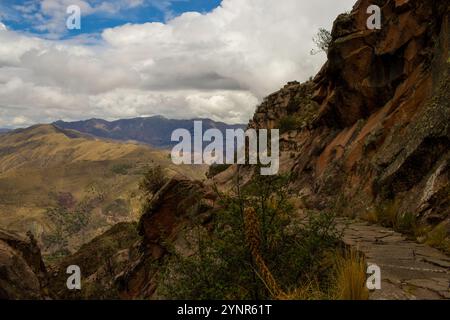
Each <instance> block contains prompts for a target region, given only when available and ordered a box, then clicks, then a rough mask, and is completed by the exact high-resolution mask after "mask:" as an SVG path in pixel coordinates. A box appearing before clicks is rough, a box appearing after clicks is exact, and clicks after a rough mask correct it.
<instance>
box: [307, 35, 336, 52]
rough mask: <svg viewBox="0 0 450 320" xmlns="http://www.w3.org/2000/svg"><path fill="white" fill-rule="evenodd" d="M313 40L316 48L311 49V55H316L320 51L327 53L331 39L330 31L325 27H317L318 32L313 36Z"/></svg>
mask: <svg viewBox="0 0 450 320" xmlns="http://www.w3.org/2000/svg"><path fill="white" fill-rule="evenodd" d="M313 41H314V43H315V44H316V46H317V48H318V49H313V50H311V54H312V55H316V54H318V53H319V52H321V51H323V52H325V53H328V50H329V48H330V44H331V41H332V36H331V32H330V31H328V30H327V29H325V28H319V32H317V34H316V36H315V37H313Z"/></svg>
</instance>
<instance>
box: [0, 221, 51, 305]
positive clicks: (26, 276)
mask: <svg viewBox="0 0 450 320" xmlns="http://www.w3.org/2000/svg"><path fill="white" fill-rule="evenodd" d="M46 279H47V271H46V269H45V266H44V262H43V261H42V258H41V252H40V249H39V247H38V246H37V243H36V241H35V240H34V238H33V237H31V236H30V238H29V239H26V238H23V237H21V236H19V235H16V234H13V233H10V232H6V231H3V230H0V300H2V299H42V298H44V297H45V296H46V294H45V290H44V288H43V285H44V284H45V283H46Z"/></svg>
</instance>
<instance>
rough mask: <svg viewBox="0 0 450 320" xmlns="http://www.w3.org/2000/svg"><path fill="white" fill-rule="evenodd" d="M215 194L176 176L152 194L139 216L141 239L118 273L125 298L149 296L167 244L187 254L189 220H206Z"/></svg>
mask: <svg viewBox="0 0 450 320" xmlns="http://www.w3.org/2000/svg"><path fill="white" fill-rule="evenodd" d="M214 199H215V195H214V193H213V192H211V190H210V189H209V188H207V187H206V186H204V185H203V184H202V183H200V182H198V181H192V180H188V179H186V178H184V177H181V176H177V177H174V178H172V179H171V180H170V181H169V182H167V183H166V185H165V186H164V187H163V188H162V189H161V190H160V191H159V192H158V193H157V194H156V195H155V196H154V198H153V199H152V201H151V202H150V204H149V206H148V208H147V210H146V212H145V213H144V214H143V216H142V217H141V219H140V223H139V234H140V235H141V236H142V241H141V242H140V243H139V244H138V247H137V248H136V252H135V256H134V259H133V260H132V261H130V264H129V266H128V268H127V269H126V270H125V271H124V272H123V273H122V274H121V275H120V276H119V277H118V279H117V283H118V285H119V290H120V295H121V297H122V298H125V299H136V298H152V297H154V295H155V292H156V289H157V286H158V276H159V272H160V271H161V270H160V268H159V266H160V265H161V263H162V262H163V261H164V259H165V258H166V256H167V255H168V254H169V251H168V246H171V247H175V248H176V249H177V252H178V253H179V254H182V255H189V254H190V251H189V249H188V248H187V247H186V238H188V237H189V229H190V228H189V226H191V225H192V224H193V223H201V224H206V223H208V221H209V219H210V217H211V209H212V208H213V207H214Z"/></svg>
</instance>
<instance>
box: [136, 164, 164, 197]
mask: <svg viewBox="0 0 450 320" xmlns="http://www.w3.org/2000/svg"><path fill="white" fill-rule="evenodd" d="M167 180H168V178H167V176H166V174H165V172H164V170H163V169H162V167H161V166H152V167H150V168H149V169H148V170H147V171H145V172H144V174H143V178H142V180H141V182H140V184H139V188H140V189H141V190H142V191H143V192H145V193H146V194H155V193H156V192H158V191H159V190H160V189H161V188H162V187H163V186H164V185H165V184H166V182H167Z"/></svg>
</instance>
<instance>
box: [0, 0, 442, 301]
mask: <svg viewBox="0 0 450 320" xmlns="http://www.w3.org/2000/svg"><path fill="white" fill-rule="evenodd" d="M376 3H377V5H379V6H380V7H381V8H382V17H383V25H382V29H381V30H368V29H367V18H368V15H367V8H368V7H369V6H370V5H372V1H370V0H359V1H357V3H356V4H355V6H354V8H353V10H352V11H351V12H349V13H346V14H343V15H340V16H339V17H338V18H337V20H336V21H335V23H334V26H333V30H332V33H331V36H332V39H331V43H330V47H329V51H328V61H327V62H326V63H325V65H324V66H323V68H322V70H321V71H320V72H319V73H318V74H317V76H316V77H315V78H314V79H312V80H311V81H308V82H305V83H299V82H290V83H288V84H287V85H286V86H284V87H283V88H281V89H280V90H279V91H277V92H275V93H273V94H271V95H269V96H268V97H267V98H266V99H265V100H264V101H263V103H262V104H261V105H260V106H259V107H258V108H257V110H256V112H255V115H254V117H253V119H252V121H251V122H250V124H249V126H250V127H252V128H256V129H260V128H268V129H271V128H280V130H281V132H282V135H281V141H280V142H281V143H280V144H281V145H280V149H281V159H280V163H281V165H280V169H281V173H289V174H290V177H289V178H290V179H289V181H288V182H289V186H288V188H286V189H282V190H277V191H280V192H279V193H280V194H278V195H277V194H275V193H270V194H268V195H267V194H266V197H267V198H265V201H262V202H261V203H259V202H258V201H259V200H258V199H259V198H260V197H261V198H264V197H265V192H266V191H265V188H268V185H269V184H270V183H271V182H272V180H269V178H268V177H263V178H264V179H262V178H261V177H257V175H258V172H259V170H256V169H258V168H256V167H252V166H249V165H239V166H237V165H234V166H231V167H229V168H228V169H226V170H225V171H222V172H220V173H218V174H217V175H216V176H214V178H213V179H210V180H207V181H199V180H198V179H197V180H195V179H189V178H186V177H180V176H178V175H174V176H173V177H172V178H171V179H170V180H169V181H168V182H167V183H166V184H165V185H164V186H163V187H161V188H160V189H159V191H158V192H156V194H155V196H154V197H153V198H152V199H151V201H150V202H149V203H148V205H147V206H145V207H144V210H143V211H142V215H141V216H140V218H139V223H138V225H137V228H135V227H134V226H133V225H130V224H126V223H122V224H119V225H117V226H115V227H113V228H112V229H110V230H108V231H107V232H105V233H103V234H102V235H99V236H98V237H96V238H95V239H94V240H92V241H91V242H89V243H87V244H85V245H84V246H82V247H81V248H80V249H79V250H78V251H77V252H76V253H75V254H73V255H70V256H68V257H66V258H65V259H64V260H63V261H62V262H60V263H57V264H56V265H52V268H54V272H53V273H52V275H49V276H48V277H49V278H50V279H51V281H50V282H49V283H51V285H50V287H52V286H56V287H57V288H58V289H52V288H50V292H51V293H52V294H53V295H55V297H63V298H88V299H95V298H98V297H100V298H101V297H103V298H104V297H117V298H122V299H143V298H144V299H158V298H170V297H171V296H170V291H167V290H164V283H165V284H166V285H167V283H168V284H169V286H170V285H173V284H174V283H175V284H176V285H177V284H178V286H175V287H172V288H175V290H174V291H175V294H177V295H178V296H180V295H182V294H186V295H188V296H189V297H191V296H194V297H199V296H200V295H202V294H205V292H206V291H207V294H210V292H211V290H212V288H219V291H220V292H219V294H220V293H222V292H223V291H224V290H228V291H227V293H228V294H229V295H227V296H226V298H229V299H233V298H235V297H236V296H237V297H243V296H244V297H248V296H250V297H252V296H251V295H250V294H251V291H252V290H254V292H256V293H258V295H256V297H257V298H258V299H261V297H262V298H263V299H264V298H266V297H267V298H268V299H289V298H291V299H295V298H298V297H301V298H303V299H315V298H317V299H320V298H323V296H321V295H319V296H316V295H314V294H315V291H316V290H317V288H316V285H317V286H319V285H321V284H328V285H329V283H332V282H330V281H333V274H330V273H324V272H326V271H324V270H333V271H332V272H333V273H334V272H335V271H336V274H338V280H339V279H341V280H342V279H343V281H341V282H336V285H335V286H336V288H337V289H339V292H341V291H346V290H348V292H352V293H354V292H361V291H365V290H366V281H367V274H366V272H367V264H370V265H371V266H372V267H374V266H375V267H379V268H380V270H381V274H382V276H381V279H380V281H381V288H380V289H379V290H378V289H377V290H373V291H371V292H370V298H371V299H414V300H417V299H450V295H449V291H448V283H449V281H450V274H449V272H448V270H449V267H450V258H449V254H450V126H449V124H450V55H449V47H450V46H449V45H450V27H449V16H450V15H449V13H450V10H449V3H448V1H443V0H441V1H429V0H416V1H408V0H402V1H400V0H379V1H377V2H376ZM48 129H49V128H47V129H46V130H48ZM52 130H55V129H54V128H53V129H52ZM70 134H75V133H73V132H72V133H70ZM10 135H11V134H7V135H6V136H7V137H8V136H10ZM64 139H65V138H64ZM75 139H77V138H75ZM80 139H82V140H83V141H85V140H87V139H86V138H80ZM20 141H21V143H23V144H30V146H31V147H32V146H33V145H34V144H35V143H36V142H34V141H33V139H31V140H29V139H28V136H27V135H24V136H22V137H21V140H20ZM87 141H89V140H87ZM94 142H96V141H95V140H94V141H92V142H91V143H94ZM86 143H88V142H86ZM102 143H105V144H107V143H109V142H102ZM16 148H18V147H16V146H15V144H14V143H12V144H11V145H10V146H9V147H7V148H3V150H4V153H5V154H7V153H11V152H12V151H15V150H16ZM24 149H25V150H28V149H29V148H28V146H27V147H26V148H25V147H24ZM0 150H1V149H0ZM52 150H53V148H46V149H45V151H44V152H43V155H44V159H45V158H49V160H52V159H53V158H54V157H55V155H54V152H53V151H52ZM76 150H77V149H76V148H75V150H73V153H75V154H76V156H75V158H74V159H78V157H83V154H84V153H82V154H78V153H77V152H76ZM110 152H112V151H110ZM115 152H116V151H115ZM107 153H108V152H107ZM107 153H106V154H107ZM0 154H1V151H0ZM19 154H20V155H21V156H19V157H16V160H15V161H6V164H7V166H6V169H8V167H14V166H15V165H16V163H17V164H18V165H19V166H21V163H23V162H24V158H25V159H27V158H26V157H28V158H30V157H31V158H33V156H34V155H35V154H36V153H35V152H30V153H27V152H25V151H23V152H19ZM94 154H97V152H95V153H94ZM22 155H23V156H22ZM68 157H69V159H71V158H73V155H71V154H69V155H68ZM0 159H1V158H0ZM0 163H2V164H3V161H0ZM45 163H47V162H44V164H45ZM69 163H70V161H69ZM21 170H22V169H21ZM99 172H100V171H99V170H97V169H94V170H93V174H94V173H95V175H96V176H98V174H99ZM48 174H51V173H48ZM101 175H102V176H104V174H103V173H102V174H101ZM28 176H29V175H27V177H28ZM258 178H259V179H258ZM273 178H274V179H275V178H276V177H273ZM252 179H256V180H255V181H256V182H257V183H260V184H262V190H260V193H259V194H256V196H255V194H253V193H250V197H248V198H245V199H244V198H243V197H245V194H246V193H247V192H251V191H252V188H255V187H258V185H257V184H256V186H255V184H250V183H249V181H251V180H252ZM28 180H29V179H28ZM273 181H276V180H273ZM27 182H28V181H27ZM39 186H45V184H44V183H41V184H39ZM233 186H234V187H235V186H237V188H233ZM276 186H277V185H275V186H272V187H276ZM14 187H15V185H13V184H11V185H9V186H8V187H2V188H1V190H8V189H13V188H14ZM269 187H270V185H269ZM257 190H259V189H257ZM217 191H219V192H217ZM13 194H16V193H14V191H11V195H9V196H8V197H7V198H9V197H11V196H13ZM277 197H281V198H284V199H287V201H288V203H284V204H288V205H287V206H286V207H291V206H292V207H294V209H295V211H293V212H291V213H290V214H291V215H292V216H293V219H291V220H286V219H287V218H289V217H288V215H287V214H285V211H283V210H284V208H283V207H282V206H278V205H277ZM4 198H5V197H0V199H4ZM230 199H231V200H230ZM242 199H244V200H247V201H243V200H242ZM227 201H228V202H227ZM254 203H257V204H256V205H255V204H254ZM255 207H256V209H255ZM267 210H268V211H269V212H270V213H271V216H270V217H271V220H270V222H268V220H263V219H261V218H259V217H266V216H264V215H263V213H264V212H265V211H266V212H267ZM10 212H14V211H10ZM231 213H232V214H231ZM278 216H281V219H282V220H279V224H278V223H277V224H276V225H275V224H274V223H272V222H273V221H276V220H275V218H278ZM327 216H332V217H335V216H337V217H338V218H339V219H336V220H337V221H338V222H339V221H341V223H342V229H343V230H342V237H341V238H339V241H336V242H337V243H336V242H333V245H334V246H336V247H338V248H339V249H338V250H340V249H342V247H345V246H343V244H345V245H346V246H348V247H350V248H352V250H354V253H352V256H354V257H353V258H351V257H350V258H348V257H347V259H348V260H345V259H344V263H342V262H341V263H333V261H332V260H334V259H335V258H334V257H335V255H336V254H337V253H339V252H340V251H331V253H332V255H328V254H327V253H330V252H322V250H321V249H322V248H323V247H321V246H319V245H318V244H317V243H318V242H319V241H323V240H324V239H326V238H328V237H329V235H330V234H329V233H328V231H329V230H330V228H332V223H333V222H335V221H336V220H332V221H331V222H330V221H328V220H326V219H327ZM305 217H306V218H305ZM221 219H228V220H221ZM332 219H335V218H332ZM224 221H225V222H226V223H224ZM298 221H301V222H303V223H304V224H305V225H306V227H305V228H303V229H302V228H300V229H296V228H295V227H296V226H295V224H296V223H298ZM321 221H322V222H321ZM314 222H316V223H317V224H316V225H311V223H314ZM232 223H233V224H232ZM301 224H302V223H301ZM233 226H235V228H233ZM274 226H275V228H273V227H274ZM308 226H314V228H312V227H308ZM271 228H272V229H276V230H274V233H272V234H270V235H273V234H275V235H277V236H280V237H283V239H284V237H285V236H286V235H288V236H292V238H287V239H294V240H296V239H297V238H295V237H296V236H297V235H298V234H306V237H304V238H300V240H301V241H287V242H282V243H281V245H282V248H283V250H274V251H270V250H271V248H273V247H272V244H278V243H277V242H276V241H274V240H273V239H272V237H265V236H266V235H267V234H268V231H267V230H269V229H271ZM235 231H240V232H241V233H239V234H238V236H236V237H232V235H233V234H234V233H233V232H235ZM294 231H295V232H294ZM305 232H306V233H305ZM136 233H137V234H136ZM338 233H339V234H341V232H338ZM263 236H264V237H263ZM274 238H277V237H274ZM0 240H2V238H1V234H0ZM2 241H3V242H5V241H4V240H2ZM24 241H25V240H24ZM131 243H133V244H131ZM210 243H213V244H214V245H215V246H210V245H209V244H210ZM267 243H268V244H270V245H267ZM1 244H2V243H1V242H0V245H1ZM265 244H266V245H265ZM264 245H265V248H266V251H267V252H261V251H262V247H263V246H264ZM297 245H300V250H297V249H296V250H295V251H294V250H293V248H298V247H296V246H297ZM8 246H9V247H11V245H4V247H6V251H0V254H3V255H5V253H3V252H6V255H7V257H9V256H12V255H13V254H12V253H11V254H9V252H10V251H11V250H12V249H11V248H8ZM31 247H32V248H34V249H35V246H34V245H32V246H31ZM276 248H278V247H276ZM325 248H326V249H329V248H328V247H325ZM104 251H106V252H107V253H106V254H105V255H103V254H100V252H104ZM293 251H294V252H293ZM216 252H218V255H217V254H215V253H216ZM230 252H231V253H236V252H241V253H242V256H239V257H243V258H242V259H240V258H239V257H237V256H234V255H232V254H230ZM352 252H353V251H352ZM174 253H175V254H174ZM303 253H306V254H305V255H303ZM297 255H298V256H297ZM311 255H313V256H314V259H312V260H311V261H310V260H307V261H309V262H308V263H306V264H303V259H308V257H310V256H311ZM286 256H291V257H294V258H296V257H301V258H302V259H293V260H291V261H292V262H293V264H297V263H300V264H299V267H298V268H294V269H291V270H294V271H293V272H292V273H289V274H288V273H287V272H284V271H285V270H286V269H284V268H286V267H291V264H280V263H276V262H277V261H278V260H277V259H278V258H280V257H286ZM359 256H361V257H362V260H360V259H359V258H355V257H359ZM0 257H1V256H0ZM244 259H248V260H246V261H247V263H245V262H244V261H243V260H244ZM36 260H39V259H38V256H37V257H36ZM67 263H75V264H77V263H78V264H80V265H81V267H82V268H86V270H87V278H86V280H85V282H84V283H83V285H85V286H86V287H87V288H88V289H89V290H81V291H78V292H69V291H67V290H64V292H61V290H62V289H61V288H64V284H65V281H66V279H67V278H66V277H65V276H66V275H65V268H66V267H67ZM177 263H178V264H177ZM29 264H31V263H29ZM32 265H34V264H31V266H32ZM38 265H40V264H36V266H35V269H36V271H35V274H36V276H35V278H36V281H40V280H39V277H38V274H39V273H40V272H41V271H40V269H39V268H37V266H38ZM339 265H340V266H339ZM355 265H356V266H355ZM31 266H30V267H31ZM217 266H219V267H217ZM303 266H307V268H308V269H309V270H312V271H311V272H312V273H310V274H308V270H307V269H306V268H303ZM177 267H178V268H177ZM232 268H234V269H232ZM235 270H239V271H241V270H244V271H245V272H242V273H240V272H235ZM24 274H25V271H24ZM324 275H328V276H330V277H327V276H325V277H324ZM341 276H342V278H341ZM322 277H323V279H324V281H325V282H316V281H321V280H320V279H321V278H322ZM252 278H253V279H254V280H252ZM180 279H182V280H180ZM283 279H285V280H284V282H282V281H283ZM286 279H287V280H286ZM0 280H3V281H4V280H5V275H2V274H0ZM11 281H12V282H19V283H20V280H19V279H8V278H7V277H6V282H7V284H10V283H8V282H11ZM177 281H178V282H177ZM242 281H246V282H242ZM277 281H278V282H277ZM200 282H201V283H202V285H203V286H201V287H199V286H198V284H199V283H200ZM242 283H245V284H247V283H250V284H251V286H243V285H241V284H242ZM280 283H281V284H282V286H281V285H279V284H280ZM161 284H163V285H162V286H161ZM353 286H354V287H353ZM33 287H34V288H36V290H37V289H38V288H39V286H38V285H34V286H33ZM161 287H162V288H161ZM8 288H15V287H14V286H11V285H9V286H8ZM292 288H294V290H292ZM336 288H334V287H333V286H331V287H326V288H325V289H326V292H328V291H330V290H331V291H333V290H335V289H336ZM166 289H167V288H166ZM283 290H285V291H283ZM291 290H292V291H291ZM180 292H181V293H180ZM319 293H320V289H319ZM341 293H342V292H341ZM14 294H15V295H16V296H18V297H20V296H21V295H20V292H19V293H17V292H13V296H14ZM168 294H169V296H168ZM261 294H263V295H261ZM368 294H369V293H367V295H368ZM333 297H334V298H336V296H333ZM340 297H342V296H340ZM347 297H348V296H347ZM349 297H350V298H353V299H355V298H359V297H367V296H365V295H363V294H361V295H358V296H356V297H355V296H354V295H350V296H349Z"/></svg>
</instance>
